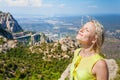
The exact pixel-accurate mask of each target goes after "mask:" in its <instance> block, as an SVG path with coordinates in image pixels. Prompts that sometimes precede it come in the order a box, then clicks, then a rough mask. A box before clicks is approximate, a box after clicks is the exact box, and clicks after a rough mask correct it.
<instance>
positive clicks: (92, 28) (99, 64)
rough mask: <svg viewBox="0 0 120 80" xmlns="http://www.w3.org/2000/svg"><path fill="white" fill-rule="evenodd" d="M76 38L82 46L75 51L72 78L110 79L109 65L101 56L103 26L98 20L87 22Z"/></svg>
mask: <svg viewBox="0 0 120 80" xmlns="http://www.w3.org/2000/svg"><path fill="white" fill-rule="evenodd" d="M76 39H77V40H78V41H79V42H80V44H81V46H82V48H79V49H77V50H76V51H75V53H74V58H73V61H72V64H71V67H70V80H108V67H107V64H106V62H105V60H104V58H103V57H102V56H101V46H102V44H103V41H104V30H103V26H102V25H101V24H100V23H99V22H98V21H96V20H92V21H90V22H87V23H86V24H85V25H84V26H83V27H82V28H81V29H80V30H79V32H78V34H77V36H76Z"/></svg>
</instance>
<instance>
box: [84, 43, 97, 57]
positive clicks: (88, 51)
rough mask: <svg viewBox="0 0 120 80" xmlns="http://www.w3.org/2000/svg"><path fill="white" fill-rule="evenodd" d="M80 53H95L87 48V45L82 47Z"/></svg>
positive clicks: (90, 48)
mask: <svg viewBox="0 0 120 80" xmlns="http://www.w3.org/2000/svg"><path fill="white" fill-rule="evenodd" d="M82 52H83V54H87V55H90V54H94V53H95V51H94V50H93V48H92V46H88V45H82Z"/></svg>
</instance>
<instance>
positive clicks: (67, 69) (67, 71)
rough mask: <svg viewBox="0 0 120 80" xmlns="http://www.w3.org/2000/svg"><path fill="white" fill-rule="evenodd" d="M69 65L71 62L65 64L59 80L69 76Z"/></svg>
mask: <svg viewBox="0 0 120 80" xmlns="http://www.w3.org/2000/svg"><path fill="white" fill-rule="evenodd" d="M70 65H71V64H69V65H68V66H67V68H66V69H65V71H64V72H63V73H62V75H61V77H60V78H59V80H65V78H66V77H68V76H69V73H70Z"/></svg>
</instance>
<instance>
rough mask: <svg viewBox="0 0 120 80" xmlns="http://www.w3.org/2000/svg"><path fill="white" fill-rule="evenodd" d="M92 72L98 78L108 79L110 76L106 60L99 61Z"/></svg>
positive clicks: (101, 79) (98, 79)
mask: <svg viewBox="0 0 120 80" xmlns="http://www.w3.org/2000/svg"><path fill="white" fill-rule="evenodd" d="M92 72H93V74H95V76H96V78H97V80H108V78H109V72H108V67H107V63H106V62H105V60H99V61H97V63H96V64H95V65H94V67H93V69H92Z"/></svg>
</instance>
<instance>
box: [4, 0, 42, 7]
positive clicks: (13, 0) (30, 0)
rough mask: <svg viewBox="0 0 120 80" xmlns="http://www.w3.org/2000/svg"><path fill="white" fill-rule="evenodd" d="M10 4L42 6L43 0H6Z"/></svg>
mask: <svg viewBox="0 0 120 80" xmlns="http://www.w3.org/2000/svg"><path fill="white" fill-rule="evenodd" d="M5 2H6V3H7V4H8V5H9V6H17V7H41V6H42V0H5Z"/></svg>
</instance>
